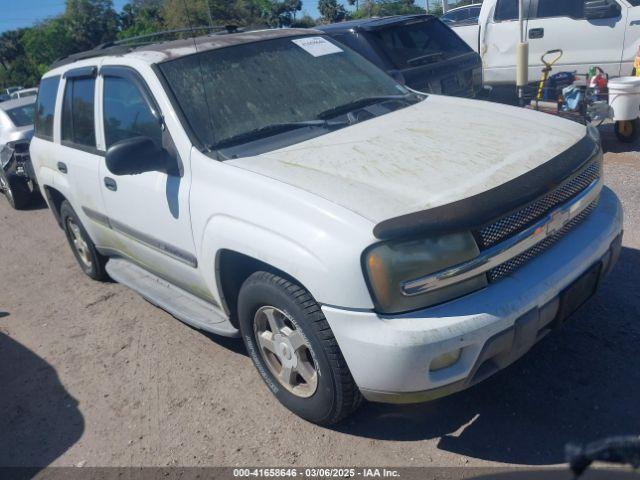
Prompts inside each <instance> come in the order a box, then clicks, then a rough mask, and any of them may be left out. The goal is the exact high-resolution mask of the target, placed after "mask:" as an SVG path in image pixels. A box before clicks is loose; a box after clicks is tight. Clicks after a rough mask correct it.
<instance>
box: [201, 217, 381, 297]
mask: <svg viewBox="0 0 640 480" xmlns="http://www.w3.org/2000/svg"><path fill="white" fill-rule="evenodd" d="M333 242H334V240H333V239H328V238H325V243H327V244H331V243H333ZM313 245H314V242H313V241H310V242H305V244H303V243H302V242H301V241H297V240H295V239H293V238H289V237H287V236H285V235H283V234H281V233H279V232H277V231H274V230H271V229H268V228H265V227H264V226H261V225H258V224H254V223H251V222H249V221H246V220H242V219H238V218H234V217H231V216H228V215H224V214H220V215H215V216H213V217H212V218H211V219H210V220H209V222H208V223H207V225H206V228H205V230H204V232H203V238H202V254H201V259H202V263H201V265H203V266H204V268H206V269H209V268H215V265H216V258H217V256H218V254H219V253H220V252H221V251H223V250H230V251H233V252H236V253H240V254H243V255H246V256H248V257H251V258H254V259H256V260H259V261H261V262H264V263H266V264H268V265H270V266H272V267H274V268H276V269H278V270H281V271H283V272H285V273H286V274H288V275H290V276H291V277H293V278H295V279H296V280H297V281H298V282H300V283H301V284H302V285H303V286H304V287H305V288H306V289H307V290H309V291H310V292H311V294H312V295H313V296H314V298H315V299H316V300H317V301H318V302H320V303H322V304H330V305H341V306H350V307H355V308H372V307H373V305H372V303H371V297H370V296H369V293H368V291H367V289H366V285H365V283H364V280H363V276H362V272H361V270H360V267H359V257H358V256H355V258H351V259H348V258H342V259H341V257H342V255H341V254H340V253H338V254H337V255H336V256H332V257H331V258H330V259H327V260H323V259H322V258H321V257H320V255H318V254H316V253H314V252H317V250H315V249H314V248H313ZM327 246H328V245H327ZM334 251H335V252H336V253H337V252H340V251H343V252H344V251H345V249H344V248H342V249H338V250H334ZM345 253H346V252H345ZM347 255H348V254H347ZM216 278H217V275H215V272H209V273H207V274H206V275H205V281H206V282H207V286H208V287H209V290H210V291H211V292H213V294H214V296H215V299H216V301H218V302H219V303H221V302H222V299H221V298H220V297H221V294H220V289H219V288H218V285H217V284H216Z"/></svg>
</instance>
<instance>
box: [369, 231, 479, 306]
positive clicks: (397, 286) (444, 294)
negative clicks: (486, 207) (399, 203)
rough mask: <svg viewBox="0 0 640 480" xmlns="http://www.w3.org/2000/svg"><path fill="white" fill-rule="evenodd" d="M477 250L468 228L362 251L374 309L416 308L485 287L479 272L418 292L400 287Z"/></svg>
mask: <svg viewBox="0 0 640 480" xmlns="http://www.w3.org/2000/svg"><path fill="white" fill-rule="evenodd" d="M478 254H479V250H478V246H477V244H476V242H475V240H474V239H473V236H472V235H471V233H468V232H466V233H455V234H448V235H440V236H436V237H429V238H421V239H417V240H410V241H407V240H404V241H390V242H384V243H379V244H376V245H373V246H372V247H370V248H369V249H367V250H366V251H365V252H364V256H363V263H364V265H363V266H364V270H365V274H366V276H367V279H368V283H369V288H370V290H371V294H372V296H373V300H374V303H375V304H376V309H377V310H378V311H380V312H381V313H401V312H407V311H410V310H418V309H421V308H425V307H428V306H431V305H435V304H437V303H442V302H446V301H448V300H451V299H454V298H456V297H460V296H462V295H466V294H467V293H470V292H473V291H474V290H478V289H480V288H483V287H485V286H486V285H487V278H486V275H484V274H482V275H479V276H477V277H473V278H470V279H468V280H465V281H462V282H460V283H456V284H454V285H449V286H447V287H444V288H441V289H437V290H432V291H429V292H426V293H420V294H417V295H408V294H406V292H403V290H402V284H403V283H404V282H408V281H412V280H416V279H418V278H420V277H423V276H425V275H429V274H431V273H434V272H438V271H440V270H443V269H446V268H449V267H453V266H455V265H457V264H459V263H462V262H465V261H467V260H471V259H472V258H475V257H476V256H478Z"/></svg>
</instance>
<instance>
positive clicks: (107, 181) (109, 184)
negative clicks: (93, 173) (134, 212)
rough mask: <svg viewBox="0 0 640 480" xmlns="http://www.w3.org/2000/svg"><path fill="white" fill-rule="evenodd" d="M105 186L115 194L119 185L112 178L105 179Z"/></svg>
mask: <svg viewBox="0 0 640 480" xmlns="http://www.w3.org/2000/svg"><path fill="white" fill-rule="evenodd" d="M104 186H105V187H107V188H108V189H109V190H111V191H113V192H115V191H116V190H118V184H117V183H116V181H115V180H114V179H113V178H110V177H104Z"/></svg>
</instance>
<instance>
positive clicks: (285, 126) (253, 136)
mask: <svg viewBox="0 0 640 480" xmlns="http://www.w3.org/2000/svg"><path fill="white" fill-rule="evenodd" d="M347 124H348V122H328V121H326V120H306V121H303V122H285V123H272V124H270V125H265V126H264V127H260V128H255V129H253V130H249V131H248V132H242V133H239V134H237V135H233V136H231V137H229V138H225V139H224V140H220V141H219V142H217V143H215V144H214V145H212V146H211V148H212V149H214V150H216V149H219V148H226V147H233V146H235V145H240V144H243V143H248V142H251V141H253V140H258V139H260V138H265V137H270V136H272V135H277V134H278V133H284V132H288V131H290V130H295V129H298V128H305V127H318V128H331V127H338V126H343V125H347Z"/></svg>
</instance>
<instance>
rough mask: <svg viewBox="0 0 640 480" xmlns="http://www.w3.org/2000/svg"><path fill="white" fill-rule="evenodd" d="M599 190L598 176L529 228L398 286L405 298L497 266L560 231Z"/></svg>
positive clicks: (586, 205)
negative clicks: (441, 268)
mask: <svg viewBox="0 0 640 480" xmlns="http://www.w3.org/2000/svg"><path fill="white" fill-rule="evenodd" d="M601 190H602V180H601V178H599V179H597V180H594V181H593V182H591V184H590V185H589V186H588V187H587V188H585V189H584V190H583V191H582V192H580V193H579V194H578V195H577V196H576V197H574V198H573V199H571V200H570V201H569V202H567V203H565V204H564V205H561V206H560V207H558V208H556V209H555V210H553V211H551V212H549V213H548V214H547V215H546V216H545V217H544V218H542V219H540V220H539V221H538V222H536V223H535V224H533V225H532V226H531V227H529V228H527V229H526V230H523V231H522V232H520V233H517V234H515V235H514V236H512V237H509V238H508V239H506V240H504V241H503V242H501V243H499V244H497V245H495V246H493V247H491V248H488V249H487V250H484V251H483V252H482V253H481V254H480V255H479V256H477V257H476V258H474V259H472V260H469V261H467V262H464V263H461V264H459V265H456V266H454V267H451V268H448V269H446V270H441V271H439V272H436V273H432V274H429V275H426V276H424V277H421V278H418V279H415V280H409V281H407V282H403V283H402V284H401V285H400V287H401V291H402V294H403V295H405V296H407V297H412V296H414V295H420V294H423V293H426V292H430V291H433V290H438V289H440V288H444V287H446V286H449V285H452V284H454V283H458V282H462V281H464V280H467V279H469V278H472V277H475V276H477V275H481V274H483V273H485V272H487V271H489V270H491V269H492V268H494V267H497V266H498V265H500V264H502V263H505V262H507V261H509V260H511V259H512V258H514V257H517V256H518V255H520V254H521V253H523V252H525V251H527V250H529V249H530V248H531V247H533V246H535V245H536V244H538V243H540V242H541V241H543V240H545V239H546V238H548V237H551V236H553V235H554V234H555V233H557V232H558V231H560V230H561V229H562V228H563V227H564V226H565V225H566V224H567V223H569V222H570V221H571V220H573V219H574V218H575V217H577V216H578V215H579V214H580V213H581V212H582V211H583V210H584V209H585V208H587V207H588V206H589V205H591V203H593V201H594V200H596V198H598V195H599V194H600V191H601Z"/></svg>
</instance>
